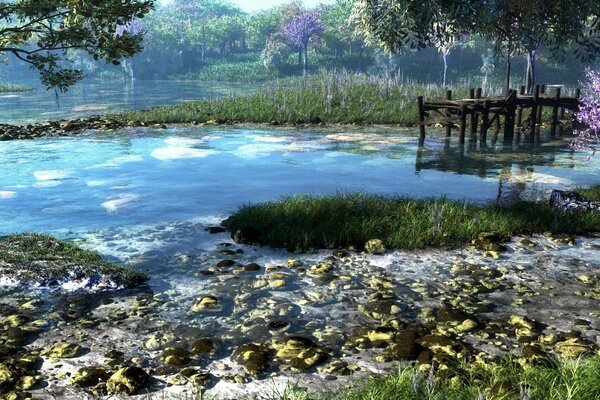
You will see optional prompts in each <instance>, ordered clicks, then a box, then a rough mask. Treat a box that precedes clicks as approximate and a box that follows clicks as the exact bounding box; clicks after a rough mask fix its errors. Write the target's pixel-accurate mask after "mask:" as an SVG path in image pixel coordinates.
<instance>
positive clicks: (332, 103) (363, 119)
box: [111, 64, 550, 127]
mask: <svg viewBox="0 0 600 400" xmlns="http://www.w3.org/2000/svg"><path fill="white" fill-rule="evenodd" d="M243 65H245V64H243ZM211 68H213V67H210V66H209V67H205V68H204V69H203V70H202V71H204V72H201V73H206V74H208V75H207V78H210V77H212V76H213V75H214V74H217V75H222V74H230V75H238V76H239V74H241V73H243V74H246V72H243V71H241V72H240V70H239V68H240V66H239V65H236V66H235V67H232V68H231V71H229V72H226V71H228V67H227V65H215V66H214V68H216V69H215V70H214V71H212V70H211ZM217 69H218V70H219V71H220V72H219V71H217ZM211 71H212V72H211ZM247 73H250V72H247ZM228 76H229V75H228ZM231 79H232V80H234V81H235V80H236V79H234V76H231ZM257 80H260V79H259V78H258V77H257ZM444 91H445V88H443V87H441V86H440V85H435V84H429V85H416V84H412V83H410V82H406V81H405V80H404V79H403V78H402V77H396V78H385V77H376V76H369V75H365V74H350V73H337V74H333V73H327V74H319V75H310V76H307V77H295V78H285V79H280V80H277V81H274V82H269V83H266V84H264V86H263V89H262V90H261V91H259V92H258V93H254V94H250V95H244V96H232V97H228V98H218V99H211V100H202V101H196V102H188V103H184V104H178V105H172V106H163V107H156V108H152V109H149V110H141V111H129V112H122V113H119V114H115V115H111V117H112V118H114V119H117V120H119V121H121V122H124V123H127V122H129V121H138V122H145V123H194V122H196V123H271V124H318V123H335V124H358V125H372V124H385V125H399V126H405V127H411V126H416V125H417V123H418V115H417V106H416V99H417V96H419V95H423V96H424V97H425V99H432V98H440V97H442V96H443V94H444ZM501 91H502V90H501V89H497V90H494V91H493V92H494V93H500V92H501ZM467 95H468V92H467V88H466V87H457V88H454V97H455V98H464V97H467ZM549 114H550V109H549V108H548V107H546V108H545V113H544V115H545V116H546V117H547V116H548V115H549Z"/></svg>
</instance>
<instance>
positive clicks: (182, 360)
mask: <svg viewBox="0 0 600 400" xmlns="http://www.w3.org/2000/svg"><path fill="white" fill-rule="evenodd" d="M162 359H163V361H164V362H165V364H167V365H171V366H175V367H180V366H182V365H186V364H188V363H189V362H190V361H191V360H192V353H190V352H189V351H187V350H186V349H184V348H181V347H169V348H167V349H165V351H163V354H162Z"/></svg>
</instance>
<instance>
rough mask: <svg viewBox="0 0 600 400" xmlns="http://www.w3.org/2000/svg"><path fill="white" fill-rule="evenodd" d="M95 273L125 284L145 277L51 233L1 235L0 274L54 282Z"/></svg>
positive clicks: (23, 280) (20, 279)
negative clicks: (59, 238) (61, 239)
mask: <svg viewBox="0 0 600 400" xmlns="http://www.w3.org/2000/svg"><path fill="white" fill-rule="evenodd" d="M98 273H100V274H102V275H105V276H108V277H109V278H110V279H111V280H112V281H114V282H115V283H116V284H118V285H122V286H125V287H134V286H137V285H139V284H141V283H143V282H144V281H146V280H147V279H148V278H147V276H146V275H144V274H142V273H140V272H138V271H136V270H134V269H131V268H126V267H122V266H119V265H115V264H111V263H108V262H106V261H104V260H102V259H101V258H100V256H99V255H98V253H96V252H93V251H88V250H83V249H81V248H79V247H78V246H75V245H74V244H72V243H69V242H65V241H59V240H56V239H54V238H52V237H50V236H45V235H39V234H29V233H28V234H18V235H10V236H4V237H0V275H4V276H8V277H10V278H13V279H16V280H18V281H20V282H22V283H38V284H42V285H53V284H56V283H57V282H60V281H62V280H67V279H74V278H75V279H84V278H87V277H94V276H95V275H97V274H98Z"/></svg>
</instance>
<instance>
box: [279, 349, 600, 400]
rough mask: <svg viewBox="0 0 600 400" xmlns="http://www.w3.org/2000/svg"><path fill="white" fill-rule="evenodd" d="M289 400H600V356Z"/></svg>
mask: <svg viewBox="0 0 600 400" xmlns="http://www.w3.org/2000/svg"><path fill="white" fill-rule="evenodd" d="M281 398H282V399H283V400H325V399H332V400H484V399H485V400H487V399H490V400H491V399H494V400H513V399H514V400H522V399H528V400H593V399H598V398H600V357H599V356H594V357H591V358H588V359H561V360H552V362H550V363H546V364H541V365H526V366H524V367H522V366H521V365H520V364H518V363H516V362H514V361H512V360H504V361H501V362H497V363H489V364H472V365H467V366H465V367H463V368H462V369H461V370H460V372H459V374H457V375H456V376H455V377H453V378H450V379H444V380H439V379H435V378H432V377H431V376H429V374H428V372H427V371H425V372H420V371H419V370H418V369H417V368H416V367H413V366H408V367H400V368H399V369H398V370H397V371H396V372H394V373H392V374H390V375H388V376H386V377H382V378H372V379H370V380H368V381H367V382H366V383H362V384H361V383H359V384H358V385H356V387H355V388H353V389H350V390H348V391H346V392H344V393H341V394H338V395H332V394H321V395H319V394H317V395H311V394H308V393H307V392H306V391H304V390H302V389H295V390H290V391H289V392H288V393H285V394H284V395H283V396H281Z"/></svg>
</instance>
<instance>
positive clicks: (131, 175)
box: [0, 128, 600, 235]
mask: <svg viewBox="0 0 600 400" xmlns="http://www.w3.org/2000/svg"><path fill="white" fill-rule="evenodd" d="M392 133H393V135H392ZM567 143H568V139H557V140H554V141H547V142H545V143H544V144H543V145H535V146H529V145H523V146H521V147H516V148H512V147H511V148H510V149H507V148H503V147H502V145H500V144H498V145H496V146H493V147H492V146H488V147H485V148H474V149H471V150H469V149H466V150H464V151H463V152H460V151H459V150H457V147H458V146H457V144H455V143H450V144H449V145H445V144H444V141H442V140H440V139H437V138H435V137H432V138H430V139H428V141H427V143H426V146H425V149H424V150H422V151H418V150H417V143H416V140H415V137H414V132H413V131H411V130H400V131H398V130H396V131H393V130H388V131H384V132H383V133H381V131H379V132H377V131H369V130H362V131H360V130H359V131H347V132H344V133H339V132H331V131H323V132H316V131H313V130H297V129H280V130H266V129H265V130H263V129H262V128H239V129H232V128H214V129H200V128H173V129H169V130H166V131H153V130H148V129H139V128H136V129H133V128H132V129H127V130H124V131H122V132H117V133H113V134H109V135H107V134H105V133H88V134H85V135H83V136H79V137H70V138H69V137H66V138H43V139H38V140H33V141H9V142H2V143H0V168H1V169H2V171H3V174H2V177H1V178H0V220H2V221H3V223H2V225H1V226H0V233H11V232H20V231H40V232H48V233H55V234H59V235H65V234H67V233H68V232H70V231H72V232H74V233H77V232H90V231H93V230H95V229H100V228H107V227H121V228H124V227H127V226H135V225H142V224H157V223H167V222H173V221H191V220H197V219H204V220H205V219H207V218H208V219H212V220H213V221H215V220H216V221H218V219H219V218H221V217H225V216H226V215H228V214H230V213H231V212H233V211H234V210H235V209H236V208H237V207H239V206H241V205H244V204H247V203H254V202H261V201H270V200H276V199H278V198H280V197H281V196H286V195H294V194H310V195H320V194H334V193H336V192H342V193H346V192H357V191H361V192H369V193H381V194H389V195H392V194H398V195H407V196H416V197H424V196H447V197H449V198H455V199H465V200H468V201H475V202H488V201H495V200H496V199H497V198H498V196H500V198H510V197H511V196H516V195H522V196H529V197H531V196H547V194H548V191H549V190H551V189H554V188H559V189H560V188H565V187H567V188H569V187H575V186H585V185H588V184H592V183H595V182H597V180H598V168H599V163H600V161H599V160H598V158H595V159H592V160H588V159H587V157H586V156H585V155H584V154H583V153H573V152H572V151H571V150H569V149H568V147H567Z"/></svg>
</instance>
